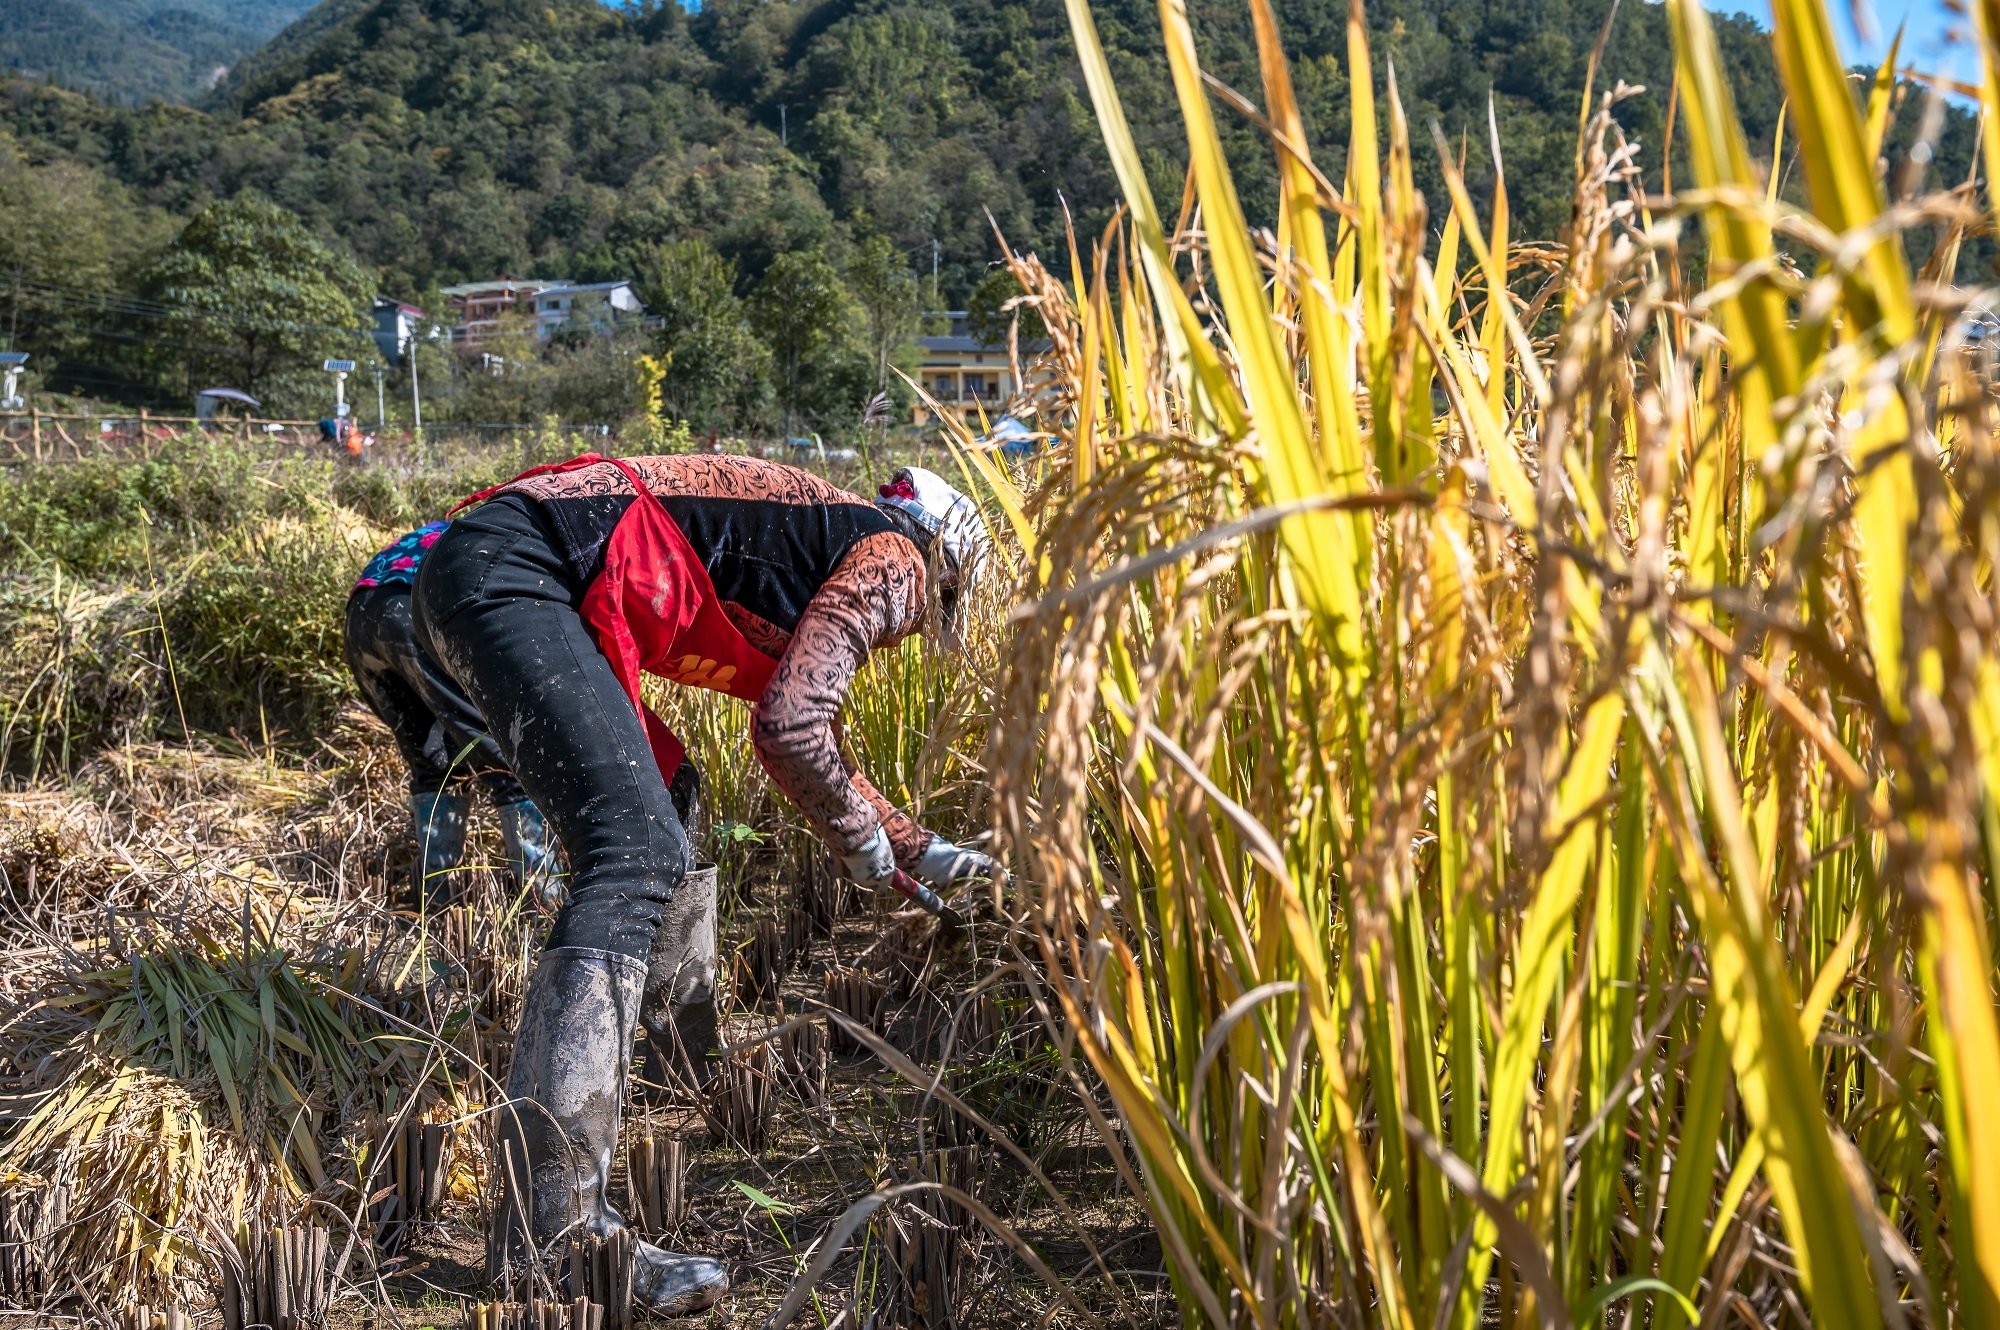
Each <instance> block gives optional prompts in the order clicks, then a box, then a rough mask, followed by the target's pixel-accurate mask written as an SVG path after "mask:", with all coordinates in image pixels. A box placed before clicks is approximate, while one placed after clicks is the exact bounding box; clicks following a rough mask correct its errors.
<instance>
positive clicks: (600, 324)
mask: <svg viewBox="0 0 2000 1330" xmlns="http://www.w3.org/2000/svg"><path fill="white" fill-rule="evenodd" d="M645 312H646V306H645V303H644V302H643V301H641V300H640V299H639V294H638V292H636V291H634V290H633V289H632V283H631V282H630V281H627V280H624V279H620V280H618V281H615V282H561V283H558V284H557V285H555V286H549V287H544V288H543V289H542V290H540V291H538V292H536V294H535V340H536V341H538V342H546V341H547V340H548V339H549V338H551V337H554V336H555V335H556V334H557V333H559V332H583V331H588V332H590V333H593V334H595V335H598V336H602V335H604V334H606V333H612V332H616V331H617V330H618V328H619V327H620V326H621V325H624V324H627V323H631V322H635V321H637V320H638V319H639V318H640V317H641V316H643V315H644V314H645Z"/></svg>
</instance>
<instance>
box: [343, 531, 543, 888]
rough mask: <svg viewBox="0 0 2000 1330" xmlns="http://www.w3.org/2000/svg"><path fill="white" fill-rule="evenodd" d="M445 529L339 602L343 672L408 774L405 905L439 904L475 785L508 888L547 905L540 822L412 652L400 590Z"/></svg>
mask: <svg viewBox="0 0 2000 1330" xmlns="http://www.w3.org/2000/svg"><path fill="white" fill-rule="evenodd" d="M445 525H446V524H445V523H443V522H432V523H431V524H429V525H428V526H420V527H418V528H417V529H416V530H415V531H412V532H410V533H409V534H408V535H405V536H404V537H402V538H401V539H400V540H398V541H396V543H395V544H393V545H390V546H389V547H388V548H387V549H385V550H383V551H381V552H380V553H379V554H377V555H376V556H375V557H374V558H372V559H370V560H369V561H368V566H367V567H366V568H364V569H362V570H361V576H360V577H358V578H356V579H355V581H354V587H353V589H352V590H351V591H350V592H349V593H348V596H347V668H348V669H349V670H350V671H352V672H353V674H354V682H355V684H356V686H357V687H359V688H360V690H361V697H362V700H363V701H365V702H366V703H367V704H368V707H369V710H371V711H373V712H374V713H375V714H376V715H377V716H380V717H381V718H382V723H383V724H384V725H387V726H388V727H389V733H390V734H391V735H392V736H394V738H395V740H396V748H397V751H399V752H400V753H401V754H402V755H403V764H404V765H405V766H407V767H408V768H409V769H410V817H411V820H412V821H413V822H414V823H415V824H416V834H417V859H416V863H415V865H414V866H413V867H412V868H411V870H410V878H411V881H410V891H411V903H412V905H413V906H418V907H422V906H436V905H439V904H442V903H445V898H446V896H447V895H448V892H447V890H446V888H447V884H448V882H449V875H450V873H451V871H452V870H453V869H455V868H457V867H458V865H459V862H460V861H461V860H462V859H463V858H464V857H465V832H466V821H467V818H468V816H469V815H470V813H471V811H472V800H471V798H470V796H468V795H467V794H466V793H465V792H464V790H463V788H462V787H463V786H464V785H465V783H466V782H467V781H468V780H469V779H471V778H475V777H476V778H477V779H478V781H479V783H480V784H481V785H483V786H485V787H486V794H487V797H488V798H490V799H491V800H492V801H493V807H494V810H495V812H497V813H498V814H499V817H500V831H501V835H502V836H503V838H504V839H505V841H506V845H507V863H508V866H509V867H510V868H512V869H513V872H514V880H515V881H516V882H517V883H519V884H520V885H522V886H528V887H533V888H535V889H536V891H537V894H539V895H542V896H543V897H544V899H547V897H548V896H549V895H550V894H551V893H554V892H556V891H559V890H560V889H561V888H560V882H559V879H558V876H557V866H556V862H555V847H554V845H553V844H552V843H551V842H550V840H549V836H548V829H547V828H546V826H544V824H543V822H542V815H541V814H540V813H538V812H536V811H535V805H534V804H533V803H532V802H530V801H529V799H528V796H527V795H526V794H525V793H523V792H522V789H521V785H520V782H519V781H517V780H515V779H514V775H513V773H512V772H511V771H509V770H508V768H507V763H506V760H505V759H503V758H502V757H501V756H500V749H499V748H498V747H497V746H496V745H495V744H494V742H493V737H492V736H491V735H490V734H488V733H487V732H486V722H485V720H484V719H482V718H481V716H480V714H479V710H478V708H476V707H474V706H473V705H472V703H471V702H469V701H467V700H466V697H465V694H464V693H462V692H460V691H459V687H458V685H457V684H455V683H453V682H452V680H451V676H449V675H447V674H446V673H445V672H444V671H443V670H441V669H439V668H438V666H437V663H436V662H435V661H433V660H432V659H431V658H430V657H429V656H428V655H426V654H425V652H424V650H423V649H422V648H421V647H419V646H418V645H417V639H416V633H415V626H414V624H413V623H412V621H411V617H410V584H411V582H412V580H413V579H414V578H415V577H416V574H417V568H418V566H419V565H421V563H422V562H423V558H424V555H425V554H426V553H427V552H428V551H429V550H430V548H431V547H432V546H433V545H435V544H436V543H437V539H438V537H439V536H440V535H442V534H443V533H444V529H445Z"/></svg>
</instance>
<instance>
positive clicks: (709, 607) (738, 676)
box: [452, 453, 778, 780]
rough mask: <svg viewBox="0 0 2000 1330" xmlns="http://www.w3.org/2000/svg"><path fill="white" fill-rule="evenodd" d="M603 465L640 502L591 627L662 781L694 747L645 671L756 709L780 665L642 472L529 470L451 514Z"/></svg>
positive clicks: (589, 458) (618, 536) (613, 550)
mask: <svg viewBox="0 0 2000 1330" xmlns="http://www.w3.org/2000/svg"><path fill="white" fill-rule="evenodd" d="M599 462H609V463H610V464H611V465H613V466H615V467H617V468H618V469H619V470H620V471H623V472H624V473H625V478H626V479H627V480H629V481H631V482H632V488H633V490H634V491H635V494H636V501H635V502H634V503H633V505H632V506H631V507H630V508H629V509H627V510H626V512H625V516H624V517H622V518H620V519H619V522H618V525H617V526H616V527H615V528H613V530H612V532H611V539H610V541H609V542H608V543H607V544H606V545H605V549H604V571H603V572H602V573H600V574H599V575H598V577H597V580H596V581H594V582H592V583H591V584H590V589H589V590H588V591H586V592H584V595H583V611H582V612H583V621H584V622H585V623H587V624H589V625H590V629H591V631H592V632H593V633H595V634H596V635H597V649H598V650H599V651H602V652H603V653H604V658H605V659H606V660H607V661H609V662H610V663H611V672H612V673H613V674H615V675H617V676H618V682H619V683H620V684H621V685H623V687H624V689H625V695H626V696H627V697H629V698H631V699H632V705H633V707H634V708H635V709H636V710H637V711H638V713H639V719H640V720H641V722H643V723H644V725H645V727H646V740H647V742H648V743H649V744H650V745H651V746H652V749H653V760H654V761H655V762H657V763H659V767H660V778H661V779H662V780H672V779H673V776H674V772H675V771H676V770H678V769H679V767H680V764H681V758H682V757H683V756H684V755H685V754H686V752H687V749H686V747H685V746H684V745H683V744H682V743H681V741H680V740H679V739H678V738H676V737H675V736H674V732H673V731H672V730H670V729H668V728H667V727H666V724H665V722H663V721H661V719H660V718H659V717H658V716H656V715H654V714H653V712H652V709H651V708H649V707H648V706H647V705H646V704H645V702H644V701H643V700H641V698H640V696H639V675H640V673H641V672H642V671H643V672H644V673H647V674H654V675H658V676H659V677H660V678H662V679H671V680H672V681H673V682H675V683H681V684H687V685H689V686H691V687H695V688H709V689H713V690H714V691H716V692H718V693H727V694H729V695H730V696H731V697H740V698H742V699H743V700H744V701H746V702H755V701H756V700H757V699H758V698H760V697H762V696H763V695H764V687H765V685H766V684H768V683H770V682H771V674H772V671H774V670H775V669H776V668H777V665H778V663H777V662H776V661H774V660H772V659H771V658H770V657H769V656H767V655H765V654H764V653H763V652H761V651H759V650H757V648H755V647H753V646H751V645H750V643H749V641H748V640H747V639H745V638H744V636H743V634H742V633H741V632H739V631H738V630H737V628H736V625H735V624H733V623H731V622H730V621H729V616H728V615H727V614H725V613H723V610H722V599H721V597H719V596H717V595H716V594H715V584H714V583H713V582H711V581H710V580H709V577H708V569H707V567H705V566H704V565H703V563H702V561H701V559H700V557H699V556H698V555H696V554H695V552H694V547H693V546H692V545H690V544H688V539H687V536H686V535H685V534H683V533H682V531H681V529H680V527H679V526H677V525H675V523H674V519H673V518H671V517H669V516H668V515H667V510H666V509H665V508H664V507H663V506H662V505H661V504H660V501H659V500H658V499H656V498H654V497H653V492H652V490H650V489H648V488H647V487H646V482H645V481H644V480H642V479H640V478H639V473H638V472H637V471H636V470H634V469H633V468H632V467H631V466H629V465H628V464H626V463H625V462H622V461H620V460H618V459H617V458H615V457H613V458H607V457H603V456H600V455H599V454H597V453H584V454H583V455H582V456H580V457H572V458H571V459H570V460H569V461H567V462H555V463H552V464H550V465H548V466H538V467H534V468H532V469H531V470H528V471H523V472H522V473H521V474H520V475H518V476H516V477H514V479H513V480H510V481H507V482H506V483H505V484H501V485H495V486H494V487H493V488H491V489H486V490H481V491H480V492H479V493H477V494H474V495H472V496H471V497H470V498H468V499H466V500H465V501H464V502H463V503H460V504H459V505H458V506H457V507H456V508H453V509H452V512H453V513H456V512H457V511H458V510H459V508H463V507H465V506H466V505H467V504H471V503H477V502H479V501H480V500H481V499H486V498H490V497H492V496H493V495H495V494H497V493H499V492H500V491H502V490H504V489H506V488H507V486H508V485H512V484H514V483H515V482H516V481H521V480H526V479H527V478H528V477H530V476H539V475H547V474H549V473H551V472H561V471H574V470H576V469H577V468H579V467H585V466H595V465H597V464H598V463H599Z"/></svg>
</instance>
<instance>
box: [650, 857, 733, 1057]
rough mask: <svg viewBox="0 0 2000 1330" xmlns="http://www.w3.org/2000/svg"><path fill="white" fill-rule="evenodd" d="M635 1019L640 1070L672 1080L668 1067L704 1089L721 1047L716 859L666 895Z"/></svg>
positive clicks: (684, 879)
mask: <svg viewBox="0 0 2000 1330" xmlns="http://www.w3.org/2000/svg"><path fill="white" fill-rule="evenodd" d="M639 1020H640V1023H641V1024H642V1025H644V1027H645V1031H646V1060H645V1066H644V1070H643V1071H641V1072H640V1075H641V1076H643V1077H644V1078H645V1079H646V1081H647V1082H648V1083H649V1084H652V1085H672V1084H674V1082H675V1077H674V1075H673V1074H672V1073H673V1072H679V1073H680V1076H681V1078H682V1079H685V1080H688V1081H690V1082H691V1083H692V1084H693V1086H694V1088H695V1089H696V1090H698V1091H705V1090H707V1089H708V1086H709V1083H710V1082H711V1081H713V1080H714V1079H715V1063H716V1053H717V1051H718V1050H719V1049H720V1048H721V1047H722V1040H721V1035H720V1031H719V1028H718V1027H719V1023H720V1022H719V1019H718V1014H717V1012H716V1009H715V865H714V864H696V865H695V868H694V871H693V872H691V873H689V874H688V875H687V876H686V877H684V878H682V879H681V884H680V885H679V886H678V887H675V888H674V894H673V896H672V897H671V898H670V899H669V900H668V901H667V905H666V909H665V910H664V911H663V912H662V914H661V916H660V931H659V932H657V933H655V934H653V955H652V959H651V961H650V962H649V963H648V965H647V966H646V991H645V997H644V1000H643V1001H642V1002H641V1004H640V1007H639Z"/></svg>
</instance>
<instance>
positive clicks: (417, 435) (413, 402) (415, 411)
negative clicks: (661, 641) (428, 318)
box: [410, 331, 424, 448]
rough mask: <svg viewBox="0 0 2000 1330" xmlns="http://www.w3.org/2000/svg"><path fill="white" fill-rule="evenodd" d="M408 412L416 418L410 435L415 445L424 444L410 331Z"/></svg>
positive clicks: (414, 348)
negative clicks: (414, 426) (413, 430)
mask: <svg viewBox="0 0 2000 1330" xmlns="http://www.w3.org/2000/svg"><path fill="white" fill-rule="evenodd" d="M410 414H411V415H412V416H414V417H415V418H416V422H417V423H416V430H415V432H414V433H413V434H412V435H411V437H412V438H413V439H414V440H415V441H416V445H417V447H419V448H421V447H423V446H424V402H423V398H422V397H420V396H419V395H418V394H417V334H416V333H415V331H412V332H411V333H410Z"/></svg>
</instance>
